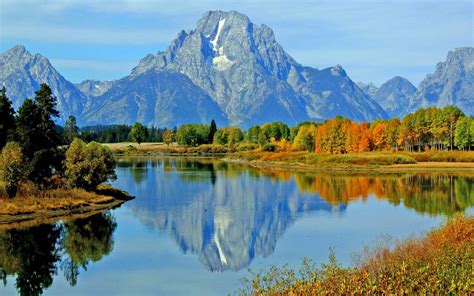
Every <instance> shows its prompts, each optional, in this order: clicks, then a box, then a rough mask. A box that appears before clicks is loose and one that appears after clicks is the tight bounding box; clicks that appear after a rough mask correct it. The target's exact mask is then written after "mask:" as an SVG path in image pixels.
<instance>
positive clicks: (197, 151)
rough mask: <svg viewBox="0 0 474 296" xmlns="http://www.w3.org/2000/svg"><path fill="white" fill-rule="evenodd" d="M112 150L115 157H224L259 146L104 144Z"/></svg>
mask: <svg viewBox="0 0 474 296" xmlns="http://www.w3.org/2000/svg"><path fill="white" fill-rule="evenodd" d="M104 145H106V146H108V147H109V148H110V150H112V152H113V153H114V154H115V155H203V154H210V155H223V154H228V153H235V152H239V151H248V150H254V149H256V148H257V147H258V146H257V145H253V144H240V145H237V146H235V147H228V146H224V145H219V144H205V145H199V146H197V147H189V146H179V145H177V144H176V143H174V144H171V145H166V144H164V143H141V144H140V145H138V144H137V143H110V144H104Z"/></svg>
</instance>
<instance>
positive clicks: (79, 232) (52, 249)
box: [0, 212, 116, 295]
mask: <svg viewBox="0 0 474 296" xmlns="http://www.w3.org/2000/svg"><path fill="white" fill-rule="evenodd" d="M115 228H116V223H115V221H114V218H113V216H112V215H111V214H110V213H109V212H105V213H101V214H97V215H94V216H91V217H88V218H83V219H77V220H75V221H70V222H66V223H56V224H43V225H38V226H33V227H29V228H11V229H0V277H1V279H2V280H3V282H4V285H6V284H7V276H9V275H12V276H15V277H16V279H15V281H16V283H15V287H16V289H17V291H18V293H19V294H20V295H40V294H42V293H43V291H44V290H45V289H47V288H48V287H50V286H51V285H52V283H53V276H54V275H56V274H57V273H58V269H60V270H61V271H62V272H63V273H64V276H65V278H66V279H67V281H68V282H69V284H70V285H75V284H76V283H77V277H78V275H79V272H80V270H81V269H82V270H87V266H88V265H89V263H90V262H96V261H99V260H100V259H101V258H102V257H103V256H105V255H107V254H109V253H110V252H111V251H112V249H113V235H112V234H113V232H114V230H115Z"/></svg>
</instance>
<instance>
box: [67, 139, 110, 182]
mask: <svg viewBox="0 0 474 296" xmlns="http://www.w3.org/2000/svg"><path fill="white" fill-rule="evenodd" d="M114 168H115V160H114V157H113V155H112V152H111V151H110V149H109V148H108V147H106V146H103V145H100V144H99V143H96V142H91V143H89V144H85V143H84V142H83V141H82V140H80V139H75V140H74V141H73V142H72V143H71V145H70V146H69V149H68V150H67V152H66V177H67V179H68V183H69V185H70V186H71V187H77V188H84V189H86V190H95V189H96V188H97V185H99V184H100V183H103V182H105V181H107V179H113V178H115V177H116V176H115V171H114Z"/></svg>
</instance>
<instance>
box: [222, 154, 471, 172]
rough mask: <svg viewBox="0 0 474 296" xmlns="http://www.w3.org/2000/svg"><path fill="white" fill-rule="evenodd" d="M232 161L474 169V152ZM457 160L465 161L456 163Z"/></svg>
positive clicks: (254, 156) (257, 157) (274, 164)
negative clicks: (459, 163)
mask: <svg viewBox="0 0 474 296" xmlns="http://www.w3.org/2000/svg"><path fill="white" fill-rule="evenodd" d="M226 159H227V160H228V161H233V162H241V163H246V164H249V165H254V166H262V167H265V166H267V167H280V168H289V169H302V170H304V169H320V168H323V169H364V168H380V167H383V168H430V169H434V168H449V167H451V168H460V167H462V168H464V169H474V152H460V151H453V152H421V153H415V152H412V153H406V152H397V153H394V152H366V153H352V154H317V153H308V152H302V151H299V152H265V151H249V152H239V153H235V154H230V155H227V156H226ZM454 162H462V164H461V165H455V166H453V165H452V163H454Z"/></svg>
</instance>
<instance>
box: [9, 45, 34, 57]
mask: <svg viewBox="0 0 474 296" xmlns="http://www.w3.org/2000/svg"><path fill="white" fill-rule="evenodd" d="M4 54H5V55H9V56H23V55H27V56H32V55H31V53H30V52H29V51H28V50H26V47H25V46H24V45H15V46H13V47H12V48H10V49H9V50H7V51H6V52H5V53H4Z"/></svg>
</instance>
